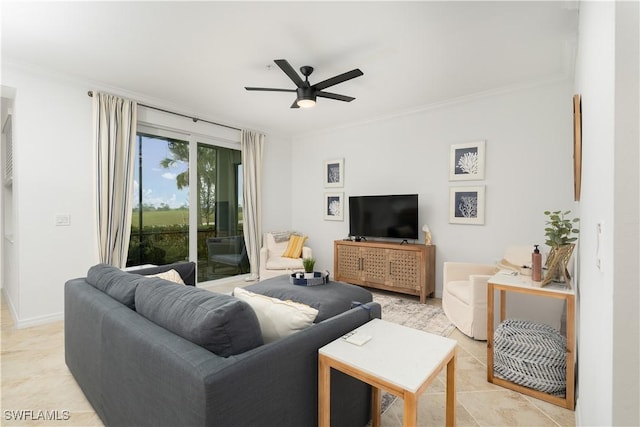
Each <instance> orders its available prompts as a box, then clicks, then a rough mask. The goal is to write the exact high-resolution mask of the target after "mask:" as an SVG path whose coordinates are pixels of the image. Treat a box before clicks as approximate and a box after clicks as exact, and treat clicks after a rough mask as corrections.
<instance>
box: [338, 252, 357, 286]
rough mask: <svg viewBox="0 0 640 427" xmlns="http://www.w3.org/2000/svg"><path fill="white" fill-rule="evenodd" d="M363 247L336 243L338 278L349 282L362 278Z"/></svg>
mask: <svg viewBox="0 0 640 427" xmlns="http://www.w3.org/2000/svg"><path fill="white" fill-rule="evenodd" d="M360 252H361V248H359V247H357V246H348V245H339V244H338V245H336V267H335V268H336V271H335V272H334V274H335V276H336V279H337V280H341V281H345V282H348V281H350V280H353V281H356V282H359V281H361V280H362V256H361V255H360Z"/></svg>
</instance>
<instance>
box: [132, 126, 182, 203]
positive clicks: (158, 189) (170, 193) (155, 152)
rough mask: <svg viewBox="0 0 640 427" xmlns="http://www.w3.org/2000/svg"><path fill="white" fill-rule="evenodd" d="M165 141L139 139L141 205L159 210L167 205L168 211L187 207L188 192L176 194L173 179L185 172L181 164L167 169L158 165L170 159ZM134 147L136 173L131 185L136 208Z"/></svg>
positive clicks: (176, 189) (146, 138) (136, 176)
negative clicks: (140, 147)
mask: <svg viewBox="0 0 640 427" xmlns="http://www.w3.org/2000/svg"><path fill="white" fill-rule="evenodd" d="M167 145H168V144H167V141H166V140H163V139H156V138H150V137H146V136H143V137H142V203H143V204H145V205H152V206H155V207H160V206H161V205H162V204H167V205H169V207H171V208H172V209H175V208H179V207H181V206H184V205H187V206H188V204H189V189H188V188H183V189H182V190H178V187H177V185H176V176H177V175H178V174H180V173H182V172H184V171H186V170H187V168H188V165H187V163H185V162H177V163H176V164H175V165H173V166H171V167H170V168H163V167H162V166H161V165H160V162H161V161H162V159H164V158H167V157H171V151H169V148H168V147H167ZM137 158H138V157H137V147H136V172H135V181H134V200H135V201H134V206H137V205H138V191H139V188H140V180H139V176H138V163H137Z"/></svg>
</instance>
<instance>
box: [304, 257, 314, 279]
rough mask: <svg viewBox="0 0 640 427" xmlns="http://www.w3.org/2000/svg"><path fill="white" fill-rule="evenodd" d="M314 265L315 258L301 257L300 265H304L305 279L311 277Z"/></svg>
mask: <svg viewBox="0 0 640 427" xmlns="http://www.w3.org/2000/svg"><path fill="white" fill-rule="evenodd" d="M315 265H316V260H315V259H313V258H302V266H303V267H304V277H305V279H310V278H311V279H312V278H313V267H314V266H315Z"/></svg>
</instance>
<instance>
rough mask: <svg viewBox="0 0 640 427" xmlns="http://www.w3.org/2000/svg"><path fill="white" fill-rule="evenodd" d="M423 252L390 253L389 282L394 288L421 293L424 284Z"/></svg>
mask: <svg viewBox="0 0 640 427" xmlns="http://www.w3.org/2000/svg"><path fill="white" fill-rule="evenodd" d="M422 258H423V257H422V253H421V252H415V251H396V250H390V251H389V261H388V262H389V282H390V283H392V284H393V287H394V288H402V289H410V290H412V291H415V292H420V288H421V284H422V283H423V282H424V274H423V271H424V261H423V259H422Z"/></svg>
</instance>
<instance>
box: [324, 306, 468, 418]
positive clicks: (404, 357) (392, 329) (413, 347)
mask: <svg viewBox="0 0 640 427" xmlns="http://www.w3.org/2000/svg"><path fill="white" fill-rule="evenodd" d="M356 331H358V332H362V333H365V334H367V335H370V336H371V337H372V338H371V340H370V341H368V342H367V343H365V344H364V345H362V346H357V345H354V344H351V343H348V342H346V341H345V340H344V339H342V338H339V339H337V340H335V341H333V342H331V343H329V344H327V345H326V346H324V347H322V348H320V349H319V350H318V352H319V356H318V425H319V426H320V427H329V425H330V419H329V418H330V414H331V411H330V401H331V399H330V392H331V384H330V378H331V376H330V372H331V369H332V368H333V369H336V370H338V371H341V372H344V373H345V374H347V375H350V376H352V377H354V378H357V379H359V380H361V381H363V382H365V383H367V384H370V385H371V386H373V405H372V411H373V413H372V424H373V426H374V427H378V426H379V425H380V390H386V391H388V392H389V393H392V394H394V395H396V396H398V397H400V398H401V399H403V400H404V425H405V426H415V425H416V424H417V409H418V408H417V406H418V405H417V402H418V397H419V396H420V395H421V394H422V393H423V392H424V391H425V390H426V388H427V386H428V385H429V384H430V383H431V381H433V379H434V378H435V377H436V376H437V375H438V374H439V373H440V371H441V370H442V369H443V368H444V367H445V366H446V367H447V384H446V425H447V426H454V425H455V420H456V413H455V408H456V398H455V397H456V394H455V365H456V345H457V342H456V341H455V340H452V339H450V338H445V337H441V336H439V335H434V334H430V333H427V332H423V331H419V330H417V329H412V328H408V327H406V326H402V325H398V324H395V323H391V322H386V321H384V320H380V319H373V320H372V321H370V322H368V323H366V324H364V325H362V326H360V327H359V328H358V329H356Z"/></svg>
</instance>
